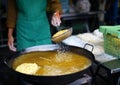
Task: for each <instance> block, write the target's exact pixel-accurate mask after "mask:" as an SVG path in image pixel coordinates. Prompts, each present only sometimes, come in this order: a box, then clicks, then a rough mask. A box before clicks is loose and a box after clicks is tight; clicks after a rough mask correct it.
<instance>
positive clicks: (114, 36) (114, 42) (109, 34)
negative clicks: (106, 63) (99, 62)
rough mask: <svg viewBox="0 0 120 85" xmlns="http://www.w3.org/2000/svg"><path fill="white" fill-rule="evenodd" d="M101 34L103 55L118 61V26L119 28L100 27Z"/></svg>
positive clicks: (119, 38) (119, 32)
mask: <svg viewBox="0 0 120 85" xmlns="http://www.w3.org/2000/svg"><path fill="white" fill-rule="evenodd" d="M99 30H100V32H103V37H104V50H105V53H107V54H110V55H113V56H114V57H117V58H118V59H120V25H119V26H100V29H99Z"/></svg>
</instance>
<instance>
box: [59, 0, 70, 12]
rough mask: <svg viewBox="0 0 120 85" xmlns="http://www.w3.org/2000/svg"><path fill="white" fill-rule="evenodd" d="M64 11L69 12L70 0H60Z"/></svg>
mask: <svg viewBox="0 0 120 85" xmlns="http://www.w3.org/2000/svg"><path fill="white" fill-rule="evenodd" d="M60 2H61V5H62V11H63V13H66V12H69V0H60Z"/></svg>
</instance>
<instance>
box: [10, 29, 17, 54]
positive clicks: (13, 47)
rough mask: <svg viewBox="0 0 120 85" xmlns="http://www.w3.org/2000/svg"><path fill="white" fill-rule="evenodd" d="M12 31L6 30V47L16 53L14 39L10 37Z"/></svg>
mask: <svg viewBox="0 0 120 85" xmlns="http://www.w3.org/2000/svg"><path fill="white" fill-rule="evenodd" d="M12 33H13V29H9V30H8V47H9V49H10V50H11V51H14V52H15V51H16V47H15V46H14V37H13V36H12Z"/></svg>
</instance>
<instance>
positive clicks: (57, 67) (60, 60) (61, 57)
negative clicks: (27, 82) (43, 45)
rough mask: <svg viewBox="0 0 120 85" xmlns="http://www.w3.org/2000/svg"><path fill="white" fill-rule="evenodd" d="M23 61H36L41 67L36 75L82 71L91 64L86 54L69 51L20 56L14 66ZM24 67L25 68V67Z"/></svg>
mask: <svg viewBox="0 0 120 85" xmlns="http://www.w3.org/2000/svg"><path fill="white" fill-rule="evenodd" d="M22 63H36V64H37V65H38V66H40V67H41V68H40V69H39V70H38V71H37V72H36V74H34V75H47V76H52V75H64V74H69V73H74V72H77V71H81V70H83V69H85V68H87V67H89V66H90V65H91V61H90V60H89V59H88V58H86V57H85V56H82V55H79V54H76V53H73V52H68V51H64V52H61V51H48V52H33V53H28V54H24V55H21V56H19V57H18V58H16V59H15V61H14V63H13V68H14V69H16V67H17V66H18V65H20V64H22ZM23 69H24V68H23Z"/></svg>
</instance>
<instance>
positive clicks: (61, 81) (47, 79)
mask: <svg viewBox="0 0 120 85" xmlns="http://www.w3.org/2000/svg"><path fill="white" fill-rule="evenodd" d="M66 46H67V47H69V51H71V52H75V53H78V54H80V55H84V56H86V57H87V58H89V59H90V60H91V62H93V61H94V55H93V54H92V52H90V51H88V50H86V49H84V48H80V47H75V46H68V45H66ZM58 48H59V46H58V45H54V44H52V45H42V46H34V47H30V48H27V49H25V50H24V51H21V52H16V53H15V55H13V56H12V57H11V58H10V59H8V60H4V63H5V64H6V67H7V68H8V69H9V70H10V71H12V72H13V73H14V74H15V75H16V76H18V77H19V78H20V79H23V80H25V81H27V82H30V83H33V84H35V85H36V84H38V85H66V84H68V83H71V82H73V81H75V80H77V79H79V78H81V77H83V75H84V74H85V73H86V71H87V70H90V67H91V66H89V67H88V68H86V69H84V70H82V71H79V72H75V73H71V74H67V75H57V76H34V75H28V74H23V73H20V72H17V71H15V70H14V69H12V62H13V61H14V59H15V58H17V57H18V56H19V55H22V54H24V53H29V52H33V51H51V50H57V49H58Z"/></svg>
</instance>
